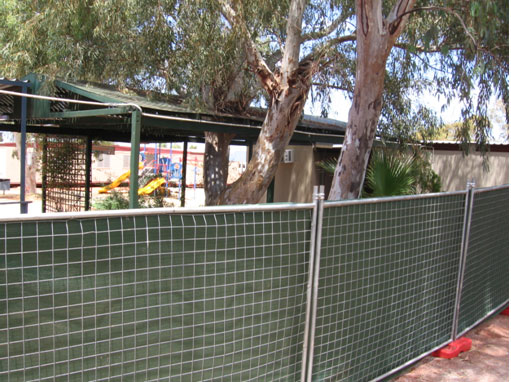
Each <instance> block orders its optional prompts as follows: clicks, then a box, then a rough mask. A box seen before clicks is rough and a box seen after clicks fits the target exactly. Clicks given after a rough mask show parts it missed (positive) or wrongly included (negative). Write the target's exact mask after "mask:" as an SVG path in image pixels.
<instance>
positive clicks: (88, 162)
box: [85, 137, 92, 211]
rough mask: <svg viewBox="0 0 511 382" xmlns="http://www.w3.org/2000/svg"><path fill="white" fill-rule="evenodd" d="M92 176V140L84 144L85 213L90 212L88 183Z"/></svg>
mask: <svg viewBox="0 0 511 382" xmlns="http://www.w3.org/2000/svg"><path fill="white" fill-rule="evenodd" d="M91 175H92V138H91V137H87V141H86V143H85V211H89V210H90V181H91Z"/></svg>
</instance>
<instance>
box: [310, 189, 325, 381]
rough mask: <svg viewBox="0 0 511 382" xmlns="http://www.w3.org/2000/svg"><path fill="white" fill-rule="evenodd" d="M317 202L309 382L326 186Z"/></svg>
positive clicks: (311, 366) (314, 331) (317, 197)
mask: <svg viewBox="0 0 511 382" xmlns="http://www.w3.org/2000/svg"><path fill="white" fill-rule="evenodd" d="M315 199H316V200H317V202H316V203H317V213H318V217H317V224H316V238H315V243H314V246H315V254H314V269H313V271H314V274H313V276H312V300H311V301H312V306H311V314H310V324H309V327H310V331H309V333H310V334H309V343H308V347H309V350H308V351H307V361H308V363H307V378H306V380H307V382H312V369H313V362H314V338H315V335H316V315H317V310H318V293H319V276H320V274H319V267H320V264H321V236H322V231H323V209H324V207H323V206H324V203H325V186H319V192H318V193H317V194H316V196H315Z"/></svg>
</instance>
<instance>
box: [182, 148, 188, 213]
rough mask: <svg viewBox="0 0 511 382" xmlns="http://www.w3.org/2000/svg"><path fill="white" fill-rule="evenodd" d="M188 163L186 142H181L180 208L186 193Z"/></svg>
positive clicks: (183, 203)
mask: <svg viewBox="0 0 511 382" xmlns="http://www.w3.org/2000/svg"><path fill="white" fill-rule="evenodd" d="M187 161H188V141H185V142H183V166H181V171H182V174H181V207H184V206H185V201H186V197H185V192H186V162H187Z"/></svg>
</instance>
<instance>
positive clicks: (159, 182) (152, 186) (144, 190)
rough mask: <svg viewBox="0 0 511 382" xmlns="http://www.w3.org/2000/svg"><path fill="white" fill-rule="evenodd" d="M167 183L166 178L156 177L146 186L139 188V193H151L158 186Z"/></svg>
mask: <svg viewBox="0 0 511 382" xmlns="http://www.w3.org/2000/svg"><path fill="white" fill-rule="evenodd" d="M163 183H165V178H156V179H153V180H151V181H150V182H149V183H147V184H146V185H145V186H144V187H142V188H139V189H138V194H139V195H149V194H151V193H152V192H154V190H156V189H157V188H158V187H160V186H161V185H162V184H163Z"/></svg>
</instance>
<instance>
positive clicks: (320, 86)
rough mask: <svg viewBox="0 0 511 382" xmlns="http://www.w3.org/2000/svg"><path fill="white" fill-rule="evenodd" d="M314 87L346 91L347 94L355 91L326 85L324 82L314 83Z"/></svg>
mask: <svg viewBox="0 0 511 382" xmlns="http://www.w3.org/2000/svg"><path fill="white" fill-rule="evenodd" d="M312 85H313V86H317V87H319V88H330V89H335V90H342V91H345V92H352V91H353V89H349V88H347V87H344V86H339V85H332V84H324V83H322V82H313V83H312Z"/></svg>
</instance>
